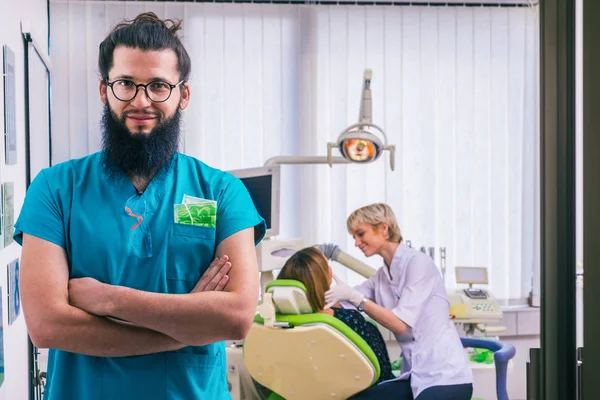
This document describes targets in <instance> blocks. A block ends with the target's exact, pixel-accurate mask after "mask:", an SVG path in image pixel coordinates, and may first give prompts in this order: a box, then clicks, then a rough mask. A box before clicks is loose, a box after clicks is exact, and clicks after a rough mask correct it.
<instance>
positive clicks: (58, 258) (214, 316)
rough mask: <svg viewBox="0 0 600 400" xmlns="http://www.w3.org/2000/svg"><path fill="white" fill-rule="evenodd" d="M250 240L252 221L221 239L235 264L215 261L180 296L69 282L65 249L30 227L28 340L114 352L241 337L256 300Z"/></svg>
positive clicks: (25, 256)
mask: <svg viewBox="0 0 600 400" xmlns="http://www.w3.org/2000/svg"><path fill="white" fill-rule="evenodd" d="M253 239H254V236H253V230H252V228H250V229H246V230H243V231H240V232H238V233H236V234H234V235H232V236H230V237H228V238H227V239H225V240H223V242H221V244H219V246H218V247H217V256H218V257H220V256H223V255H225V254H227V255H228V257H229V261H230V263H226V259H225V262H223V260H221V262H220V263H216V264H215V263H214V262H213V264H212V267H211V268H209V270H208V271H207V272H206V273H205V275H204V276H203V278H204V281H203V280H202V279H201V280H200V281H199V282H198V284H197V285H196V287H195V288H194V290H193V291H192V292H191V293H189V294H180V295H175V294H160V293H150V292H144V291H139V290H135V289H130V288H126V287H120V286H112V285H106V284H102V283H100V282H98V281H95V280H93V279H89V278H81V279H74V280H71V281H70V282H69V279H68V268H67V259H66V254H65V252H64V250H63V249H62V248H60V247H59V246H56V245H54V244H52V243H50V242H47V241H45V240H42V239H39V238H36V237H33V236H29V235H26V234H25V235H24V238H23V252H22V266H21V296H22V303H23V310H24V314H25V319H26V322H27V327H28V330H29V334H30V336H31V339H32V341H33V343H34V344H35V345H36V346H38V347H41V348H48V347H51V348H57V349H62V350H66V351H70V352H75V353H81V354H88V355H94V356H109V357H118V356H129V355H141V354H150V353H156V352H160V351H170V350H177V349H179V348H182V347H185V346H187V345H203V344H208V343H213V342H216V341H220V340H227V339H240V338H242V337H244V336H245V335H246V334H247V332H248V330H249V328H250V326H251V324H252V319H253V316H254V313H255V310H256V303H257V292H258V274H257V271H258V268H257V263H256V255H255V252H254V241H253ZM231 265H233V267H232V268H231V269H229V268H230V267H231ZM215 271H216V272H215ZM219 271H221V272H220V273H219V276H216V275H215V274H216V273H218V272H219ZM227 273H228V275H227V276H228V278H223V275H224V274H227ZM225 285H226V286H225ZM223 287H224V290H219V289H222V288H223ZM103 316H109V317H115V318H119V319H121V320H125V321H128V322H130V323H131V324H127V323H119V322H115V321H112V320H110V319H107V318H104V317H103Z"/></svg>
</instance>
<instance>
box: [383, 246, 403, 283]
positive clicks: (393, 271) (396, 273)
mask: <svg viewBox="0 0 600 400" xmlns="http://www.w3.org/2000/svg"><path fill="white" fill-rule="evenodd" d="M407 249H408V246H407V245H405V244H404V243H400V244H399V245H398V247H397V248H396V251H394V255H393V256H392V262H391V263H390V265H389V268H388V266H387V265H386V264H385V261H384V262H383V267H384V268H385V269H386V271H387V272H386V274H385V276H386V278H387V279H388V281H390V282H395V281H396V280H398V278H399V277H400V276H401V275H402V273H401V272H402V269H403V268H404V263H403V262H402V261H403V258H404V256H405V255H406V251H407Z"/></svg>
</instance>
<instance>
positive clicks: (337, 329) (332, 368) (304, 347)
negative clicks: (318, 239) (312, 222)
mask: <svg viewBox="0 0 600 400" xmlns="http://www.w3.org/2000/svg"><path fill="white" fill-rule="evenodd" d="M305 250H308V251H309V253H311V254H310V255H311V256H312V257H311V258H319V257H320V254H321V253H320V252H319V253H318V254H316V255H315V254H312V251H313V250H314V251H316V252H318V250H315V249H314V248H310V249H305ZM303 251H304V250H303ZM303 251H301V252H299V253H301V254H300V255H299V256H302V252H303ZM296 254H298V253H296ZM296 258H297V257H296ZM323 260H324V263H325V266H321V269H322V270H324V271H321V272H320V273H319V271H317V272H316V273H314V272H315V271H314V270H315V269H318V268H317V267H316V266H314V265H312V266H311V269H312V270H313V271H311V274H309V275H310V276H309V275H303V274H299V273H298V270H297V269H296V268H297V267H298V260H297V259H296V260H294V256H292V258H290V260H288V263H290V262H292V264H293V267H294V268H292V267H290V266H289V265H288V263H286V267H284V269H282V271H281V273H280V274H279V278H284V279H278V280H276V281H273V282H271V283H270V284H269V285H267V288H266V293H265V294H264V296H263V302H262V304H261V305H260V306H259V310H260V314H259V315H257V316H256V318H255V323H254V325H253V327H252V329H251V330H250V333H249V334H248V336H247V338H246V340H245V343H244V361H245V364H246V367H247V369H248V371H249V373H250V375H251V376H252V377H253V378H254V380H256V381H257V382H258V383H259V384H261V385H263V386H265V387H267V388H269V389H270V390H272V391H273V392H275V393H277V394H278V395H280V396H281V397H283V398H285V399H347V398H349V397H351V396H352V395H354V394H356V393H358V392H360V391H362V390H364V389H366V388H368V387H370V386H372V385H374V384H376V383H379V382H381V381H384V380H388V379H393V378H394V375H393V374H392V371H391V365H390V360H389V356H388V353H387V349H386V347H385V342H384V340H383V337H382V336H381V333H380V332H379V330H378V329H377V327H376V326H375V325H373V324H371V323H370V322H367V321H366V320H365V319H364V317H363V316H362V314H360V313H359V312H358V311H356V310H349V309H341V308H333V309H331V310H327V311H326V312H323V311H322V309H323V306H324V304H323V302H324V300H323V295H324V292H325V291H326V290H327V288H328V287H329V283H330V277H329V281H328V282H325V283H323V284H321V285H319V283H318V282H317V284H315V281H319V280H323V277H322V276H320V275H323V274H324V273H325V274H327V276H330V272H329V265H328V264H327V260H326V259H325V258H323ZM293 261H296V263H295V264H294V263H293ZM309 261H310V260H309ZM300 264H302V263H300ZM319 264H320V262H319ZM325 268H327V269H326V270H325ZM294 270H295V272H294ZM289 277H291V278H295V279H285V278H289ZM325 279H327V278H325ZM304 282H306V283H307V285H304ZM307 286H308V288H307ZM320 291H323V293H322V295H321V296H320V298H319V293H320ZM315 292H316V293H315ZM315 295H316V296H315ZM311 300H312V301H311ZM314 303H316V304H314ZM331 314H333V315H331Z"/></svg>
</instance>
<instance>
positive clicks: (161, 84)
mask: <svg viewBox="0 0 600 400" xmlns="http://www.w3.org/2000/svg"><path fill="white" fill-rule="evenodd" d="M183 82H185V80H181V81H179V82H177V83H176V84H175V85H171V84H170V83H168V82H165V81H152V82H149V83H146V84H144V83H137V84H136V83H135V82H133V81H131V80H129V79H117V80H114V81H112V82H109V81H108V79H106V85H107V86H108V87H110V89H111V90H112V92H113V94H114V95H115V97H116V98H117V99H118V100H121V101H131V100H133V99H134V98H135V96H137V93H138V89H139V88H140V87H142V88H144V91H145V92H146V96H148V98H149V99H150V100H152V101H153V102H155V103H162V102H165V101H167V100H169V97H171V93H172V92H173V89H175V88H176V87H177V86H179V85H181V84H182V83H183Z"/></svg>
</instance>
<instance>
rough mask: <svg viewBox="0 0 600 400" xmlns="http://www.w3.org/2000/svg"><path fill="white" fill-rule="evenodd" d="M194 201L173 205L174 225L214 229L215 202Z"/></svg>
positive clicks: (215, 223)
mask: <svg viewBox="0 0 600 400" xmlns="http://www.w3.org/2000/svg"><path fill="white" fill-rule="evenodd" d="M194 200H195V202H194V203H189V202H188V203H187V204H174V205H173V208H174V221H175V223H177V224H184V225H195V226H204V227H207V228H216V226H217V202H216V201H214V200H204V199H194Z"/></svg>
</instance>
